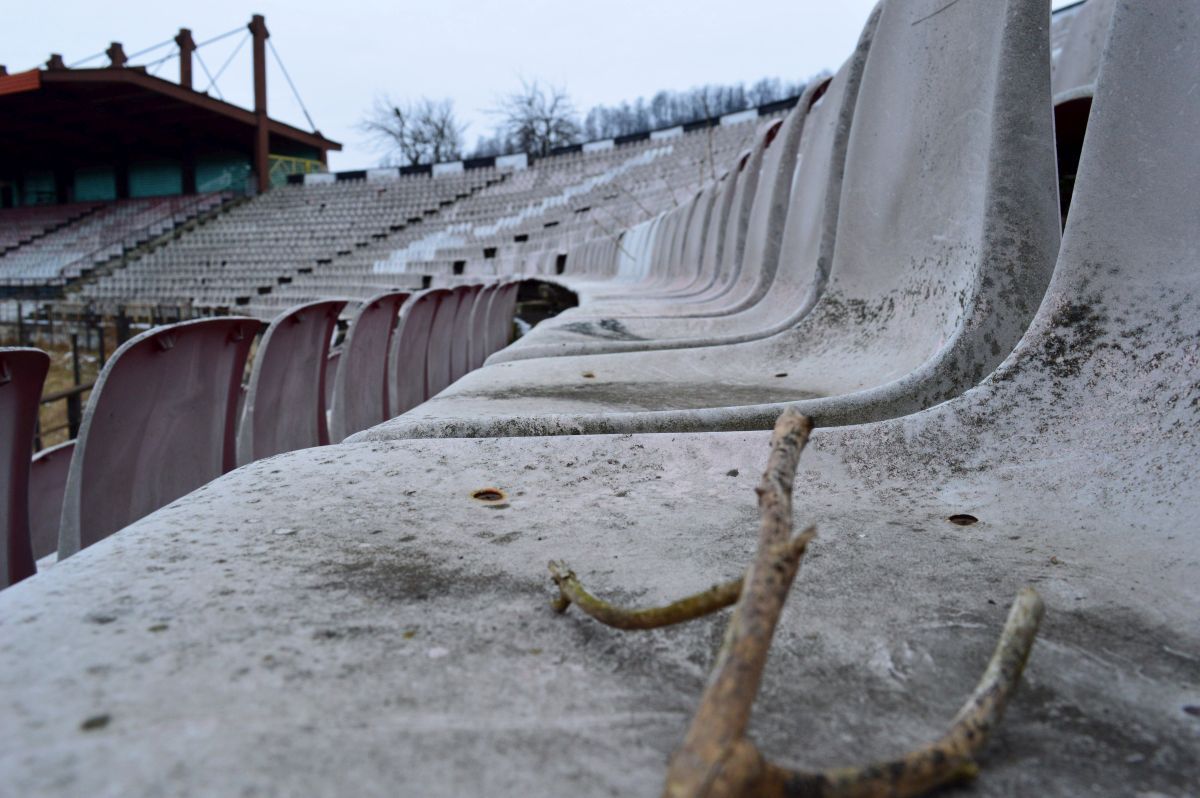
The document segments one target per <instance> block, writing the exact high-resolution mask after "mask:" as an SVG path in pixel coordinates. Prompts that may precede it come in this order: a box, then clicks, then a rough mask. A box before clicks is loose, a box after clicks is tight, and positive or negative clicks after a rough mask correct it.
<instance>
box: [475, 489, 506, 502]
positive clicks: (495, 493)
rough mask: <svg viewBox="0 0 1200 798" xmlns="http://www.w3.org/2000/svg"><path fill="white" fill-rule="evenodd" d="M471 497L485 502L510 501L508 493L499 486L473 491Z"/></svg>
mask: <svg viewBox="0 0 1200 798" xmlns="http://www.w3.org/2000/svg"><path fill="white" fill-rule="evenodd" d="M471 498H472V499H474V500H475V501H478V502H483V503H484V504H497V503H499V502H503V501H508V494H507V493H505V492H504V491H502V490H500V489H499V488H480V489H479V490H476V491H472V492H471Z"/></svg>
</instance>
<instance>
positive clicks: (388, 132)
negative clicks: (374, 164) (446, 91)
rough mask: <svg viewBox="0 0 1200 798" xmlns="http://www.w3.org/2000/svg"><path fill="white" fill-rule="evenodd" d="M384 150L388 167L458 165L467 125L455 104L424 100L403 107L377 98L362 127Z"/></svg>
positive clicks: (449, 101) (445, 101) (384, 161)
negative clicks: (455, 161)
mask: <svg viewBox="0 0 1200 798" xmlns="http://www.w3.org/2000/svg"><path fill="white" fill-rule="evenodd" d="M359 129H360V130H362V131H364V132H366V133H367V134H369V135H370V137H371V138H372V140H373V141H374V143H375V144H376V146H377V147H378V148H379V149H381V150H384V151H385V152H386V155H385V156H384V159H383V163H384V165H390V164H392V163H394V162H395V161H396V160H397V156H399V157H398V160H399V161H400V162H401V163H403V164H414V165H415V164H430V163H442V162H444V161H454V160H458V159H459V158H461V157H462V134H463V131H464V130H465V126H464V125H460V124H458V120H457V119H456V118H455V116H454V103H453V102H452V101H451V100H431V99H429V98H427V97H423V98H421V99H420V100H416V101H415V102H408V103H404V104H403V105H402V104H399V103H396V102H393V101H392V100H391V98H389V97H386V96H384V97H376V98H375V103H374V105H372V106H371V110H370V111H369V112H368V113H367V115H366V116H365V117H363V120H362V122H360V123H359Z"/></svg>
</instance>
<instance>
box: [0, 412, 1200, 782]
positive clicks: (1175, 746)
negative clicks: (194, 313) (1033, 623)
mask: <svg viewBox="0 0 1200 798" xmlns="http://www.w3.org/2000/svg"><path fill="white" fill-rule="evenodd" d="M1136 419H1137V413H1136V410H1135V409H1134V408H1129V411H1128V415H1127V417H1126V418H1125V419H1124V421H1126V422H1134V423H1136ZM1117 421H1119V419H1114V418H1106V419H1104V422H1105V423H1103V424H1101V425H1099V429H1098V430H1095V431H1096V432H1100V431H1112V430H1114V429H1121V428H1122V427H1125V426H1126V425H1125V424H1119V423H1114V422H1117ZM969 426H970V425H969V424H968V425H967V428H969ZM1135 432H1136V430H1135ZM923 434H931V433H921V432H918V431H916V430H911V429H909V430H906V429H903V428H901V427H900V426H899V425H878V426H877V427H874V428H871V429H864V430H858V431H853V432H845V433H842V432H839V431H836V430H819V431H818V432H817V434H816V436H815V438H814V446H813V450H812V452H811V456H810V455H806V457H805V461H804V463H803V465H804V468H803V471H802V474H801V477H800V487H799V490H798V492H797V498H798V502H797V508H798V509H797V515H798V518H799V519H800V520H803V521H809V520H815V521H816V522H817V523H818V524H819V525H820V530H821V537H820V539H819V542H818V544H817V545H815V546H814V548H813V549H812V553H811V555H810V557H809V559H808V560H807V562H806V563H805V565H804V568H803V570H802V573H801V577H800V580H799V582H798V586H797V588H796V590H795V592H794V595H793V597H792V600H791V603H790V606H789V610H788V612H787V614H786V616H785V618H784V621H783V623H782V626H781V631H780V634H779V638H778V641H777V644H776V648H775V650H774V652H773V654H772V658H771V662H770V669H769V673H768V678H767V682H766V687H765V690H764V693H763V698H762V700H761V701H760V703H759V710H758V712H757V713H756V717H755V723H754V727H753V732H754V735H755V738H756V739H757V740H759V741H760V742H761V743H762V744H763V746H764V748H765V749H766V750H767V751H769V752H770V754H771V755H773V756H776V757H778V758H780V759H781V760H783V761H787V762H791V763H796V764H800V765H805V766H820V765H834V764H839V763H847V762H854V761H858V760H861V759H863V758H867V757H881V756H886V755H889V754H892V753H895V752H897V751H898V750H900V749H902V748H904V747H906V746H910V745H913V744H916V743H918V742H920V741H922V740H925V739H927V738H929V737H931V736H932V735H935V734H937V733H938V732H939V730H940V729H941V728H942V726H943V724H944V723H945V722H946V721H947V720H948V719H949V717H950V716H951V715H952V714H953V713H954V711H955V710H956V709H957V705H958V702H959V701H960V700H961V699H962V698H963V697H964V696H965V695H966V694H967V693H968V691H969V690H970V689H971V687H972V686H973V682H974V680H975V678H976V677H977V676H978V673H979V672H980V670H981V669H982V667H983V665H984V664H985V662H986V660H987V657H988V655H989V653H990V647H991V646H992V644H993V642H994V637H995V635H996V634H997V633H998V631H999V628H1000V626H1001V624H1002V623H1003V617H1004V611H1005V609H1006V605H1007V602H1008V601H1009V600H1010V599H1011V597H1012V595H1013V594H1014V593H1015V591H1016V590H1017V589H1018V587H1019V586H1020V585H1022V584H1026V583H1032V584H1034V585H1035V586H1036V587H1037V588H1038V589H1039V591H1041V592H1042V594H1043V595H1044V597H1045V598H1046V601H1047V604H1048V606H1049V611H1048V616H1047V622H1046V624H1045V629H1044V633H1043V637H1042V639H1041V640H1040V641H1039V643H1038V644H1037V646H1036V648H1035V651H1034V655H1033V659H1032V662H1031V664H1030V667H1029V670H1028V672H1027V677H1026V680H1025V682H1024V683H1023V685H1022V687H1021V690H1020V691H1019V693H1018V695H1017V698H1016V700H1015V701H1014V703H1013V705H1012V708H1011V709H1010V712H1009V715H1008V718H1007V721H1006V723H1005V725H1004V727H1003V728H1002V730H1001V731H1000V733H999V734H998V735H997V738H996V740H995V742H994V743H993V744H992V745H991V746H990V747H989V749H988V754H987V758H986V760H985V763H984V764H985V770H984V776H983V779H982V780H981V781H980V782H979V784H978V786H977V787H976V788H974V790H972V794H978V795H997V796H998V795H1012V794H1038V795H1079V794H1085V793H1086V794H1092V795H1131V794H1137V793H1145V794H1151V795H1152V794H1163V795H1187V794H1189V791H1193V792H1194V790H1195V782H1194V779H1195V773H1196V772H1197V770H1196V768H1197V766H1198V765H1200V761H1198V760H1197V752H1198V751H1200V745H1198V742H1200V719H1198V718H1197V717H1195V716H1193V715H1189V714H1187V710H1186V707H1188V706H1193V705H1195V704H1197V703H1198V702H1200V680H1198V678H1197V674H1198V673H1200V668H1198V665H1200V634H1198V630H1197V627H1196V624H1195V610H1196V606H1197V601H1198V600H1200V594H1198V590H1197V581H1196V580H1195V573H1196V569H1197V566H1198V565H1200V562H1198V559H1197V553H1198V552H1197V536H1196V535H1195V529H1194V528H1190V527H1189V525H1193V526H1194V515H1193V513H1192V511H1193V510H1194V508H1195V506H1196V503H1197V496H1196V486H1195V484H1194V480H1193V481H1192V482H1190V483H1188V482H1179V481H1175V480H1170V479H1166V480H1164V479H1162V477H1161V472H1159V475H1156V474H1155V473H1153V471H1152V470H1151V469H1150V468H1148V467H1147V466H1149V465H1151V464H1150V463H1148V462H1146V461H1144V460H1143V459H1142V458H1143V455H1144V453H1142V452H1140V451H1138V446H1137V441H1136V439H1135V440H1129V439H1125V440H1122V441H1119V442H1116V443H1115V445H1114V443H1113V442H1112V441H1111V440H1109V439H1108V438H1107V435H1102V436H1097V439H1096V441H1095V442H1096V443H1097V444H1099V445H1100V447H1101V451H1112V452H1114V453H1115V456H1114V457H1112V458H1103V457H1101V456H1100V454H1099V452H1098V451H1097V450H1096V449H1092V450H1091V451H1085V450H1082V449H1080V448H1079V447H1075V448H1074V449H1072V450H1070V451H1069V453H1067V450H1064V449H1061V448H1059V446H1058V444H1059V443H1060V442H1061V441H1060V440H1059V439H1061V438H1062V437H1063V436H1067V435H1072V431H1070V430H1063V429H1051V430H1047V431H1040V432H1039V431H1038V430H1037V429H1036V428H1034V427H1033V426H1030V427H1026V428H1019V427H1014V428H1012V429H1011V430H1008V429H1000V430H996V431H995V432H994V433H989V432H987V431H981V432H980V433H979V434H980V435H981V436H983V437H984V438H993V436H994V438H1000V437H1012V438H1013V439H1015V440H1016V441H1018V442H1019V443H1020V444H1021V445H1019V446H1017V447H1016V451H1018V452H1019V451H1020V449H1022V448H1023V444H1024V442H1025V441H1026V440H1030V442H1031V443H1030V445H1031V447H1032V448H1031V450H1030V451H1029V452H1028V456H1027V457H1018V456H1015V455H1014V456H1012V457H1006V458H1001V459H998V460H996V459H992V458H988V457H986V456H985V455H983V454H981V451H983V450H984V449H985V447H983V446H982V444H983V443H984V442H985V441H984V440H983V438H977V439H976V440H975V441H974V442H975V443H976V444H978V445H979V446H978V447H977V448H973V447H971V446H969V445H967V444H968V443H970V441H969V440H968V439H967V438H958V439H955V440H953V441H952V442H950V445H949V447H948V449H947V450H946V451H945V452H944V453H943V454H942V455H941V456H938V455H936V454H933V453H932V452H931V450H929V449H927V448H924V447H921V448H919V451H921V452H923V453H924V455H925V457H927V458H928V460H926V461H925V462H921V461H920V460H918V459H916V458H909V457H905V456H903V455H899V456H897V457H895V458H880V457H878V456H877V452H878V450H879V448H880V447H881V446H884V445H887V446H895V445H896V444H898V443H899V444H901V445H902V441H903V440H904V439H905V438H910V439H911V440H912V445H913V446H914V447H916V446H918V443H920V439H921V437H922V435H923ZM994 438H993V440H994ZM1039 440H1040V441H1041V444H1040V445H1039V444H1038V441H1039ZM766 441H767V436H766V434H764V433H740V434H738V433H729V434H711V435H694V436H681V437H674V436H661V435H660V436H631V437H619V438H571V439H567V438H557V439H516V440H513V439H510V440H494V441H475V440H435V441H413V442H406V443H391V444H359V445H342V446H337V447H332V448H327V449H318V450H307V451H303V452H297V453H293V454H290V455H283V456H280V457H277V458H272V459H270V460H266V461H262V462H260V463H257V464H254V465H251V466H248V467H246V468H243V469H240V470H239V471H237V472H235V473H233V474H231V475H228V476H226V477H224V478H222V479H221V480H219V481H217V482H216V483H214V484H212V485H211V486H209V487H207V488H204V489H202V490H201V491H199V492H197V493H195V494H193V495H192V496H191V497H189V498H187V499H185V500H184V501H181V502H179V503H178V504H177V505H175V506H172V507H170V508H168V509H165V510H163V511H160V512H159V513H156V514H155V515H154V516H153V517H151V518H149V519H146V520H144V521H143V522H141V523H139V524H137V525H135V526H133V527H131V528H129V529H127V530H125V531H123V532H121V533H118V534H117V535H116V536H114V537H113V538H111V539H109V540H106V541H103V542H101V543H99V544H97V545H95V546H93V547H91V548H89V549H87V550H85V551H83V552H81V553H80V554H78V555H76V556H75V557H72V558H71V559H69V560H66V561H64V562H62V563H60V564H59V565H57V566H56V567H55V568H54V569H53V570H51V571H49V572H48V573H46V574H44V575H41V576H38V577H35V578H33V579H31V580H27V582H25V583H24V584H22V585H19V586H17V587H15V588H13V589H10V590H8V591H5V592H4V593H2V594H0V619H2V620H0V640H2V641H3V643H0V685H2V686H3V693H4V695H5V696H6V705H7V706H6V711H5V712H4V713H3V716H2V718H0V730H2V731H0V736H2V738H3V739H5V740H6V741H7V743H6V745H5V746H4V747H3V749H2V750H0V769H3V771H4V772H5V773H6V774H8V779H9V785H10V787H11V788H12V789H13V790H14V791H15V793H16V794H39V795H80V794H87V795H129V794H142V795H155V794H164V795H165V794H172V795H174V794H181V793H189V792H190V793H194V794H214V793H219V794H246V795H249V794H256V795H288V794H298V793H303V794H347V793H352V792H353V793H356V794H363V795H394V794H404V795H447V796H450V795H462V794H468V793H470V792H473V791H474V792H478V793H482V794H490V795H547V796H552V795H562V794H564V793H568V792H569V793H571V794H578V795H609V794H634V795H650V794H654V793H656V791H657V789H658V788H659V784H660V779H661V776H662V773H663V768H664V764H665V761H666V757H667V754H668V753H669V751H670V750H671V748H672V747H673V746H674V745H675V744H676V743H677V742H678V740H679V739H680V737H681V735H682V733H683V730H684V728H685V726H686V718H687V714H688V712H689V711H690V710H691V709H692V707H693V706H694V703H695V701H696V699H697V697H698V695H699V692H700V689H701V685H702V683H703V680H704V677H705V674H706V671H707V668H708V667H709V665H710V663H711V659H712V656H713V654H714V653H715V650H716V647H717V645H718V643H719V639H720V633H721V628H722V624H721V622H720V621H717V620H705V621H699V622H696V623H693V624H690V625H688V626H686V627H681V628H678V629H671V630H664V631H661V632H655V633H649V634H636V635H635V634H624V633H618V632H613V631H610V630H606V629H603V628H600V627H598V626H597V625H596V624H595V623H593V622H591V621H590V620H587V619H584V618H581V617H579V616H577V615H575V614H571V615H569V616H567V617H559V616H555V615H554V614H553V613H552V612H551V611H550V610H549V609H548V605H547V601H548V599H549V597H550V595H551V591H550V587H549V580H548V578H547V575H546V573H545V562H546V561H547V560H549V559H551V558H564V559H566V560H567V561H569V562H570V563H571V564H572V565H573V566H574V567H575V568H576V569H577V570H578V571H579V573H581V574H582V575H584V577H585V578H586V579H587V580H588V583H589V584H590V585H591V586H593V587H594V588H595V589H596V590H597V591H600V592H601V593H602V594H604V595H608V596H614V597H617V598H620V599H623V600H627V601H630V602H637V603H651V602H660V601H665V600H668V599H671V598H675V597H678V596H679V595H681V594H683V593H685V592H689V591H693V590H697V589H702V588H704V587H707V586H708V585H709V584H711V583H713V582H715V581H717V580H722V579H726V578H729V577H731V576H733V575H735V574H736V573H738V571H739V570H740V568H741V567H742V566H743V564H744V563H746V562H747V561H748V558H749V557H750V556H751V553H752V550H753V544H754V539H755V512H754V495H753V491H752V488H753V485H754V484H755V482H756V480H757V476H758V473H759V472H760V469H761V467H762V464H763V461H764V458H765V454H766ZM1133 452H1137V454H1133ZM1122 453H1125V454H1122ZM1130 458H1132V459H1130ZM1168 459H1169V458H1168ZM1158 465H1160V466H1161V465H1167V466H1168V467H1174V466H1177V465H1178V463H1164V462H1163V461H1162V458H1159V463H1158ZM734 470H736V471H737V475H736V476H731V475H730V474H731V473H732V472H733V471H734ZM1171 473H1179V472H1178V471H1173V472H1171ZM1105 474H1111V477H1110V478H1109V479H1108V480H1103V479H1099V478H1098V477H1101V476H1103V475H1105ZM493 485H494V486H499V487H501V488H503V489H504V490H506V491H508V492H509V494H510V497H511V499H510V502H509V504H508V506H507V507H505V508H504V509H492V508H489V507H485V506H482V505H480V504H479V503H478V502H475V501H474V500H472V499H471V498H470V497H469V493H470V491H472V490H473V489H477V488H481V487H485V486H493ZM1083 486H1087V487H1083ZM961 512H969V513H972V514H974V515H976V516H977V517H978V518H979V519H980V522H979V523H978V524H976V525H974V526H970V527H958V526H955V525H952V524H950V523H948V522H947V521H946V518H947V517H948V516H949V515H951V514H954V513H961ZM104 717H107V718H108V721H107V723H106V725H104V726H103V728H98V729H93V730H84V728H83V727H82V726H81V724H86V723H87V722H88V721H89V719H95V718H104ZM99 722H100V721H96V720H93V721H92V723H93V724H96V723H99Z"/></svg>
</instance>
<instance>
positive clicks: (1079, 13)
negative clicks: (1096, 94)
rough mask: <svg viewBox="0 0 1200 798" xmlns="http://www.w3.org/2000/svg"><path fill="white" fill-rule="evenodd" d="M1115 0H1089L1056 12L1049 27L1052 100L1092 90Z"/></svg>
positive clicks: (1056, 101)
mask: <svg viewBox="0 0 1200 798" xmlns="http://www.w3.org/2000/svg"><path fill="white" fill-rule="evenodd" d="M1115 5H1116V1H1115V0H1088V1H1087V2H1086V3H1083V4H1082V5H1077V6H1075V7H1073V8H1069V9H1066V10H1065V11H1063V12H1061V13H1059V14H1056V15H1055V16H1054V20H1053V21H1052V22H1051V26H1050V46H1051V51H1050V53H1051V66H1050V76H1051V77H1050V87H1051V96H1053V97H1054V101H1055V103H1058V102H1060V101H1061V99H1062V98H1065V97H1070V96H1072V95H1076V94H1078V93H1079V92H1080V91H1081V90H1086V91H1087V93H1088V94H1090V93H1091V90H1092V86H1093V84H1094V83H1095V82H1096V71H1097V70H1098V69H1099V67H1100V59H1101V54H1102V52H1103V50H1104V41H1105V38H1106V37H1107V36H1108V29H1109V23H1110V22H1111V20H1112V14H1113V7H1114V6H1115Z"/></svg>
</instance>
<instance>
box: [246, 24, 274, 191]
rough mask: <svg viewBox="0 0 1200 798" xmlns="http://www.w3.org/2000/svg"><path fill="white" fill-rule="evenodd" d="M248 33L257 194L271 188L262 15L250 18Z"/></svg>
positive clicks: (265, 43) (265, 30)
mask: <svg viewBox="0 0 1200 798" xmlns="http://www.w3.org/2000/svg"><path fill="white" fill-rule="evenodd" d="M249 27H250V33H251V35H252V36H253V39H254V125H255V130H254V175H255V177H256V178H257V179H258V193H259V194H263V193H265V192H266V191H267V190H268V189H269V188H270V187H271V175H270V163H269V158H270V149H269V146H268V140H269V131H268V128H267V124H268V122H269V120H268V119H267V37H268V36H270V35H271V34H269V33H268V32H267V21H266V20H265V19H264V18H263V15H262V14H255V15H254V16H253V17H251V18H250V25H249Z"/></svg>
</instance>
